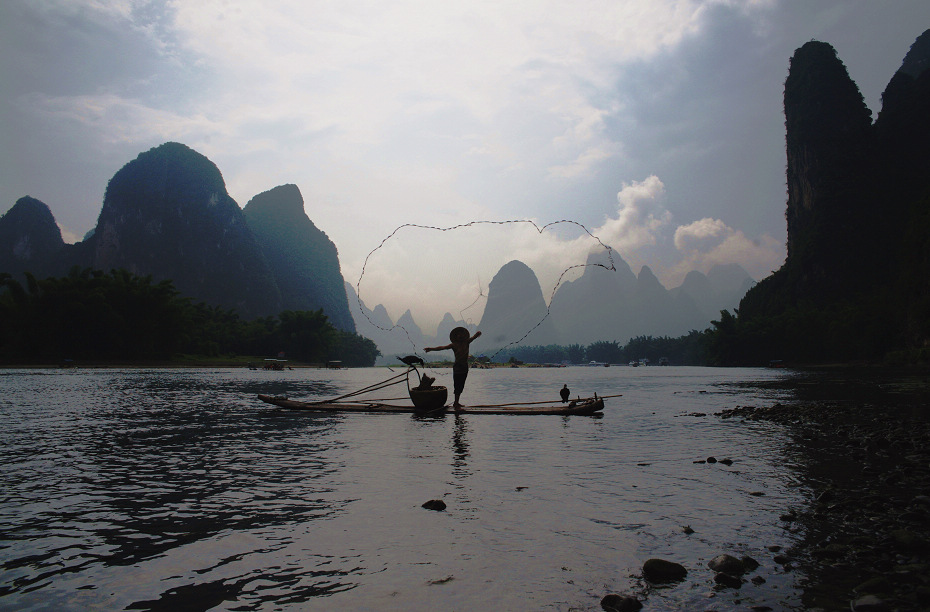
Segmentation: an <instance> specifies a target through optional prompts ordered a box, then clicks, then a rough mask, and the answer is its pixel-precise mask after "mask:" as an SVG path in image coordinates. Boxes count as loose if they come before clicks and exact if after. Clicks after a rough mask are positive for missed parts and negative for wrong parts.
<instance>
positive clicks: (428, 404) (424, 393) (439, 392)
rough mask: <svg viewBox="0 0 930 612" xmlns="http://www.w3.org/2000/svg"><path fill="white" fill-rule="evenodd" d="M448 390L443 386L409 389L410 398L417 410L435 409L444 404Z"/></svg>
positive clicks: (447, 397)
mask: <svg viewBox="0 0 930 612" xmlns="http://www.w3.org/2000/svg"><path fill="white" fill-rule="evenodd" d="M447 399H449V391H448V390H447V389H446V388H445V387H430V388H429V389H410V400H411V401H412V402H413V406H414V407H415V408H416V409H417V410H436V409H438V408H442V407H443V406H445V405H446V400H447Z"/></svg>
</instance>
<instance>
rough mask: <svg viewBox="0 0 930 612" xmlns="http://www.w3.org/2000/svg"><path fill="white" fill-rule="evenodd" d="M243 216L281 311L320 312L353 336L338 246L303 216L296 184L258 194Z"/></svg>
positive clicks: (300, 197)
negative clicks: (273, 284) (262, 257)
mask: <svg viewBox="0 0 930 612" xmlns="http://www.w3.org/2000/svg"><path fill="white" fill-rule="evenodd" d="M242 212H243V214H244V215H245V219H246V221H247V222H248V226H249V229H251V230H252V232H253V234H254V235H255V238H256V240H257V241H258V244H259V246H260V247H261V249H262V252H263V253H264V255H265V259H266V261H267V263H268V266H269V268H270V269H271V273H272V275H273V277H274V280H275V282H276V283H277V286H278V289H279V290H280V291H281V306H282V309H285V310H318V309H320V308H322V309H323V312H325V313H326V314H327V315H328V317H329V321H330V322H331V323H332V324H333V325H334V326H335V327H336V328H338V329H342V330H344V331H352V332H354V331H355V322H354V321H353V320H352V316H351V315H350V314H349V303H348V300H347V299H346V291H345V286H344V282H345V281H343V279H342V273H341V272H340V269H339V254H338V252H337V251H336V245H335V244H333V242H332V240H330V239H329V237H328V236H327V235H326V234H325V233H324V232H323V231H321V230H319V229H317V227H316V226H315V225H314V224H313V222H312V221H311V220H310V218H309V217H308V216H307V213H306V212H304V199H303V196H301V194H300V189H298V188H297V185H281V186H279V187H275V188H274V189H272V190H270V191H266V192H264V193H260V194H258V195H257V196H255V197H254V198H252V199H251V200H249V203H248V204H246V206H245V209H243V211H242Z"/></svg>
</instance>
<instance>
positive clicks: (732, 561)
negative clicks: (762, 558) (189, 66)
mask: <svg viewBox="0 0 930 612" xmlns="http://www.w3.org/2000/svg"><path fill="white" fill-rule="evenodd" d="M707 567H709V568H710V569H712V570H714V571H715V572H722V573H724V574H730V575H731V576H742V575H743V574H745V573H746V568H745V567H744V566H743V562H742V561H740V560H739V559H737V558H736V557H734V556H732V555H717V556H716V557H714V558H713V559H711V560H710V561H709V562H708V563H707Z"/></svg>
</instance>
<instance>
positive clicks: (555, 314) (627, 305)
mask: <svg viewBox="0 0 930 612" xmlns="http://www.w3.org/2000/svg"><path fill="white" fill-rule="evenodd" d="M598 262H600V263H602V264H606V263H607V257H606V254H601V253H595V254H592V255H590V256H589V258H588V263H589V264H595V263H598ZM614 263H615V267H616V268H617V270H616V271H610V270H607V269H605V268H602V267H599V266H595V265H589V266H588V267H586V268H585V272H584V274H583V275H582V276H581V277H579V278H578V279H576V280H574V281H566V282H563V283H562V285H561V286H560V287H559V289H558V290H557V291H556V293H555V296H554V297H553V299H552V304H551V305H550V308H549V315H548V316H546V312H547V310H546V303H545V300H544V299H543V293H542V289H541V288H540V285H539V281H538V279H537V277H536V275H535V273H534V272H533V271H532V270H531V269H530V268H529V267H527V266H526V265H525V264H523V263H522V262H519V261H512V262H510V263H508V264H507V265H505V266H503V267H502V268H501V269H500V271H498V273H497V274H496V275H495V276H494V279H493V280H492V282H491V284H490V285H489V286H488V299H487V303H486V306H485V310H484V314H483V316H482V318H481V323H480V324H479V325H478V326H474V325H467V324H465V323H464V322H462V321H458V320H456V319H455V318H454V317H453V316H452V315H450V314H449V313H446V314H445V316H444V317H443V319H442V321H441V322H440V324H439V326H438V329H437V332H436V335H435V336H429V335H427V334H424V333H423V332H422V331H421V329H420V327H419V326H418V325H417V323H416V322H415V321H414V319H413V316H412V314H411V313H410V311H409V310H408V311H406V312H405V313H404V314H403V315H402V316H401V317H400V318H399V319H398V320H397V327H394V322H393V321H392V320H391V318H390V316H389V315H388V313H387V311H386V310H385V308H384V306H382V305H380V304H379V305H377V306H376V307H375V308H374V309H373V310H372V309H369V308H368V307H367V306H365V304H364V303H359V300H358V297H357V295H356V293H355V290H354V288H353V287H352V285H350V284H348V283H346V293H347V294H348V296H349V306H350V310H351V312H352V316H353V317H354V318H355V323H356V328H357V329H358V333H360V334H362V335H363V336H365V337H367V338H370V339H372V340H373V341H374V342H375V343H376V344H377V345H378V347H379V348H380V350H381V353H382V354H383V355H384V359H383V361H382V362H384V363H393V362H394V359H393V356H394V355H399V354H406V353H409V352H410V351H412V350H418V349H420V348H422V347H423V346H431V345H441V344H447V343H448V336H449V331H451V330H452V328H453V327H457V326H460V325H461V326H464V327H467V328H469V329H470V330H471V331H472V332H474V331H475V330H476V329H481V331H482V336H481V339H480V340H479V341H478V342H477V343H476V345H475V348H474V353H475V354H476V355H480V354H485V355H489V356H490V355H492V354H494V353H495V352H496V351H497V350H498V349H501V348H504V347H506V346H507V345H508V344H510V343H512V342H516V341H518V340H520V339H521V338H522V337H523V335H524V334H526V333H527V332H530V333H529V335H527V336H526V338H524V339H523V340H522V341H520V342H519V345H520V346H546V345H550V344H563V345H567V344H582V345H587V344H590V343H593V342H598V341H601V340H608V341H615V340H616V341H619V342H623V343H626V342H627V341H629V340H630V339H631V338H633V337H636V336H644V335H656V336H678V335H685V334H687V333H689V332H690V331H692V330H696V329H697V330H703V329H705V328H706V327H707V326H708V325H709V324H710V320H711V318H712V317H713V316H714V313H719V311H720V310H721V309H725V308H733V307H734V306H735V305H736V304H738V303H739V300H740V298H741V297H742V296H743V295H744V294H745V292H746V289H747V288H748V287H750V286H751V285H752V284H753V280H752V279H751V278H750V277H749V274H748V273H747V272H746V271H745V270H743V268H742V267H740V266H739V265H737V264H732V265H728V266H716V267H714V268H713V269H712V270H711V271H710V272H709V273H708V274H707V275H704V274H702V273H700V272H691V273H690V274H689V275H688V276H687V277H686V279H685V282H684V283H682V285H681V286H680V287H676V288H675V289H672V290H666V289H665V287H663V286H662V284H661V283H660V282H659V280H658V279H657V278H656V277H655V275H654V274H653V273H652V272H651V271H650V270H649V268H648V267H644V268H643V270H642V271H641V272H640V275H639V277H637V276H636V275H634V274H633V272H632V270H630V267H629V265H627V264H626V262H624V261H623V260H622V259H620V258H619V257H618V256H617V255H616V254H615V255H614ZM537 326H538V327H537ZM392 327H393V329H392ZM531 330H532V331H531Z"/></svg>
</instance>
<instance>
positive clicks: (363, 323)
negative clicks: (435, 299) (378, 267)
mask: <svg viewBox="0 0 930 612" xmlns="http://www.w3.org/2000/svg"><path fill="white" fill-rule="evenodd" d="M345 291H346V295H347V296H348V300H349V312H350V313H351V314H352V318H353V320H354V321H355V328H356V330H357V333H358V334H359V335H361V336H364V337H366V338H368V339H369V340H372V341H373V342H374V343H375V344H376V345H378V350H380V351H381V356H380V357H379V358H378V361H377V363H378V364H380V365H384V364H387V365H396V364H397V363H398V362H397V359H396V357H397V356H398V355H401V356H402V355H409V354H411V353H417V352H419V353H421V354H422V351H423V348H424V347H427V346H441V345H445V344H449V332H450V331H452V329H453V328H455V327H465V328H468V330H469V331H471V332H472V333H474V332H475V330H476V329H477V328H476V327H475V326H474V325H469V324H466V323H465V322H464V321H457V320H456V319H454V318H453V317H452V315H451V314H449V313H446V314H445V315H444V316H443V318H442V321H441V322H440V323H439V327H438V328H437V330H436V335H435V336H430V335H427V334H424V333H423V331H422V330H421V328H420V326H419V325H418V324H417V323H416V321H414V319H413V315H412V314H411V312H410V310H407V311H406V312H404V314H403V315H401V317H400V318H398V320H397V323H396V326H395V323H394V321H392V320H391V317H390V316H389V315H388V312H387V309H385V308H384V306H383V305H381V304H378V305H377V306H375V307H374V309H369V308H368V307H367V306H366V305H365V303H364V302H362V301H361V300H359V299H358V294H357V293H356V291H355V287H353V286H352V285H351V284H350V283H348V282H346V283H345ZM476 348H478V347H476ZM442 356H443V354H442V353H440V354H438V355H436V356H435V357H437V358H441V357H442ZM448 356H449V357H450V358H451V352H450V353H449V354H448Z"/></svg>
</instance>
